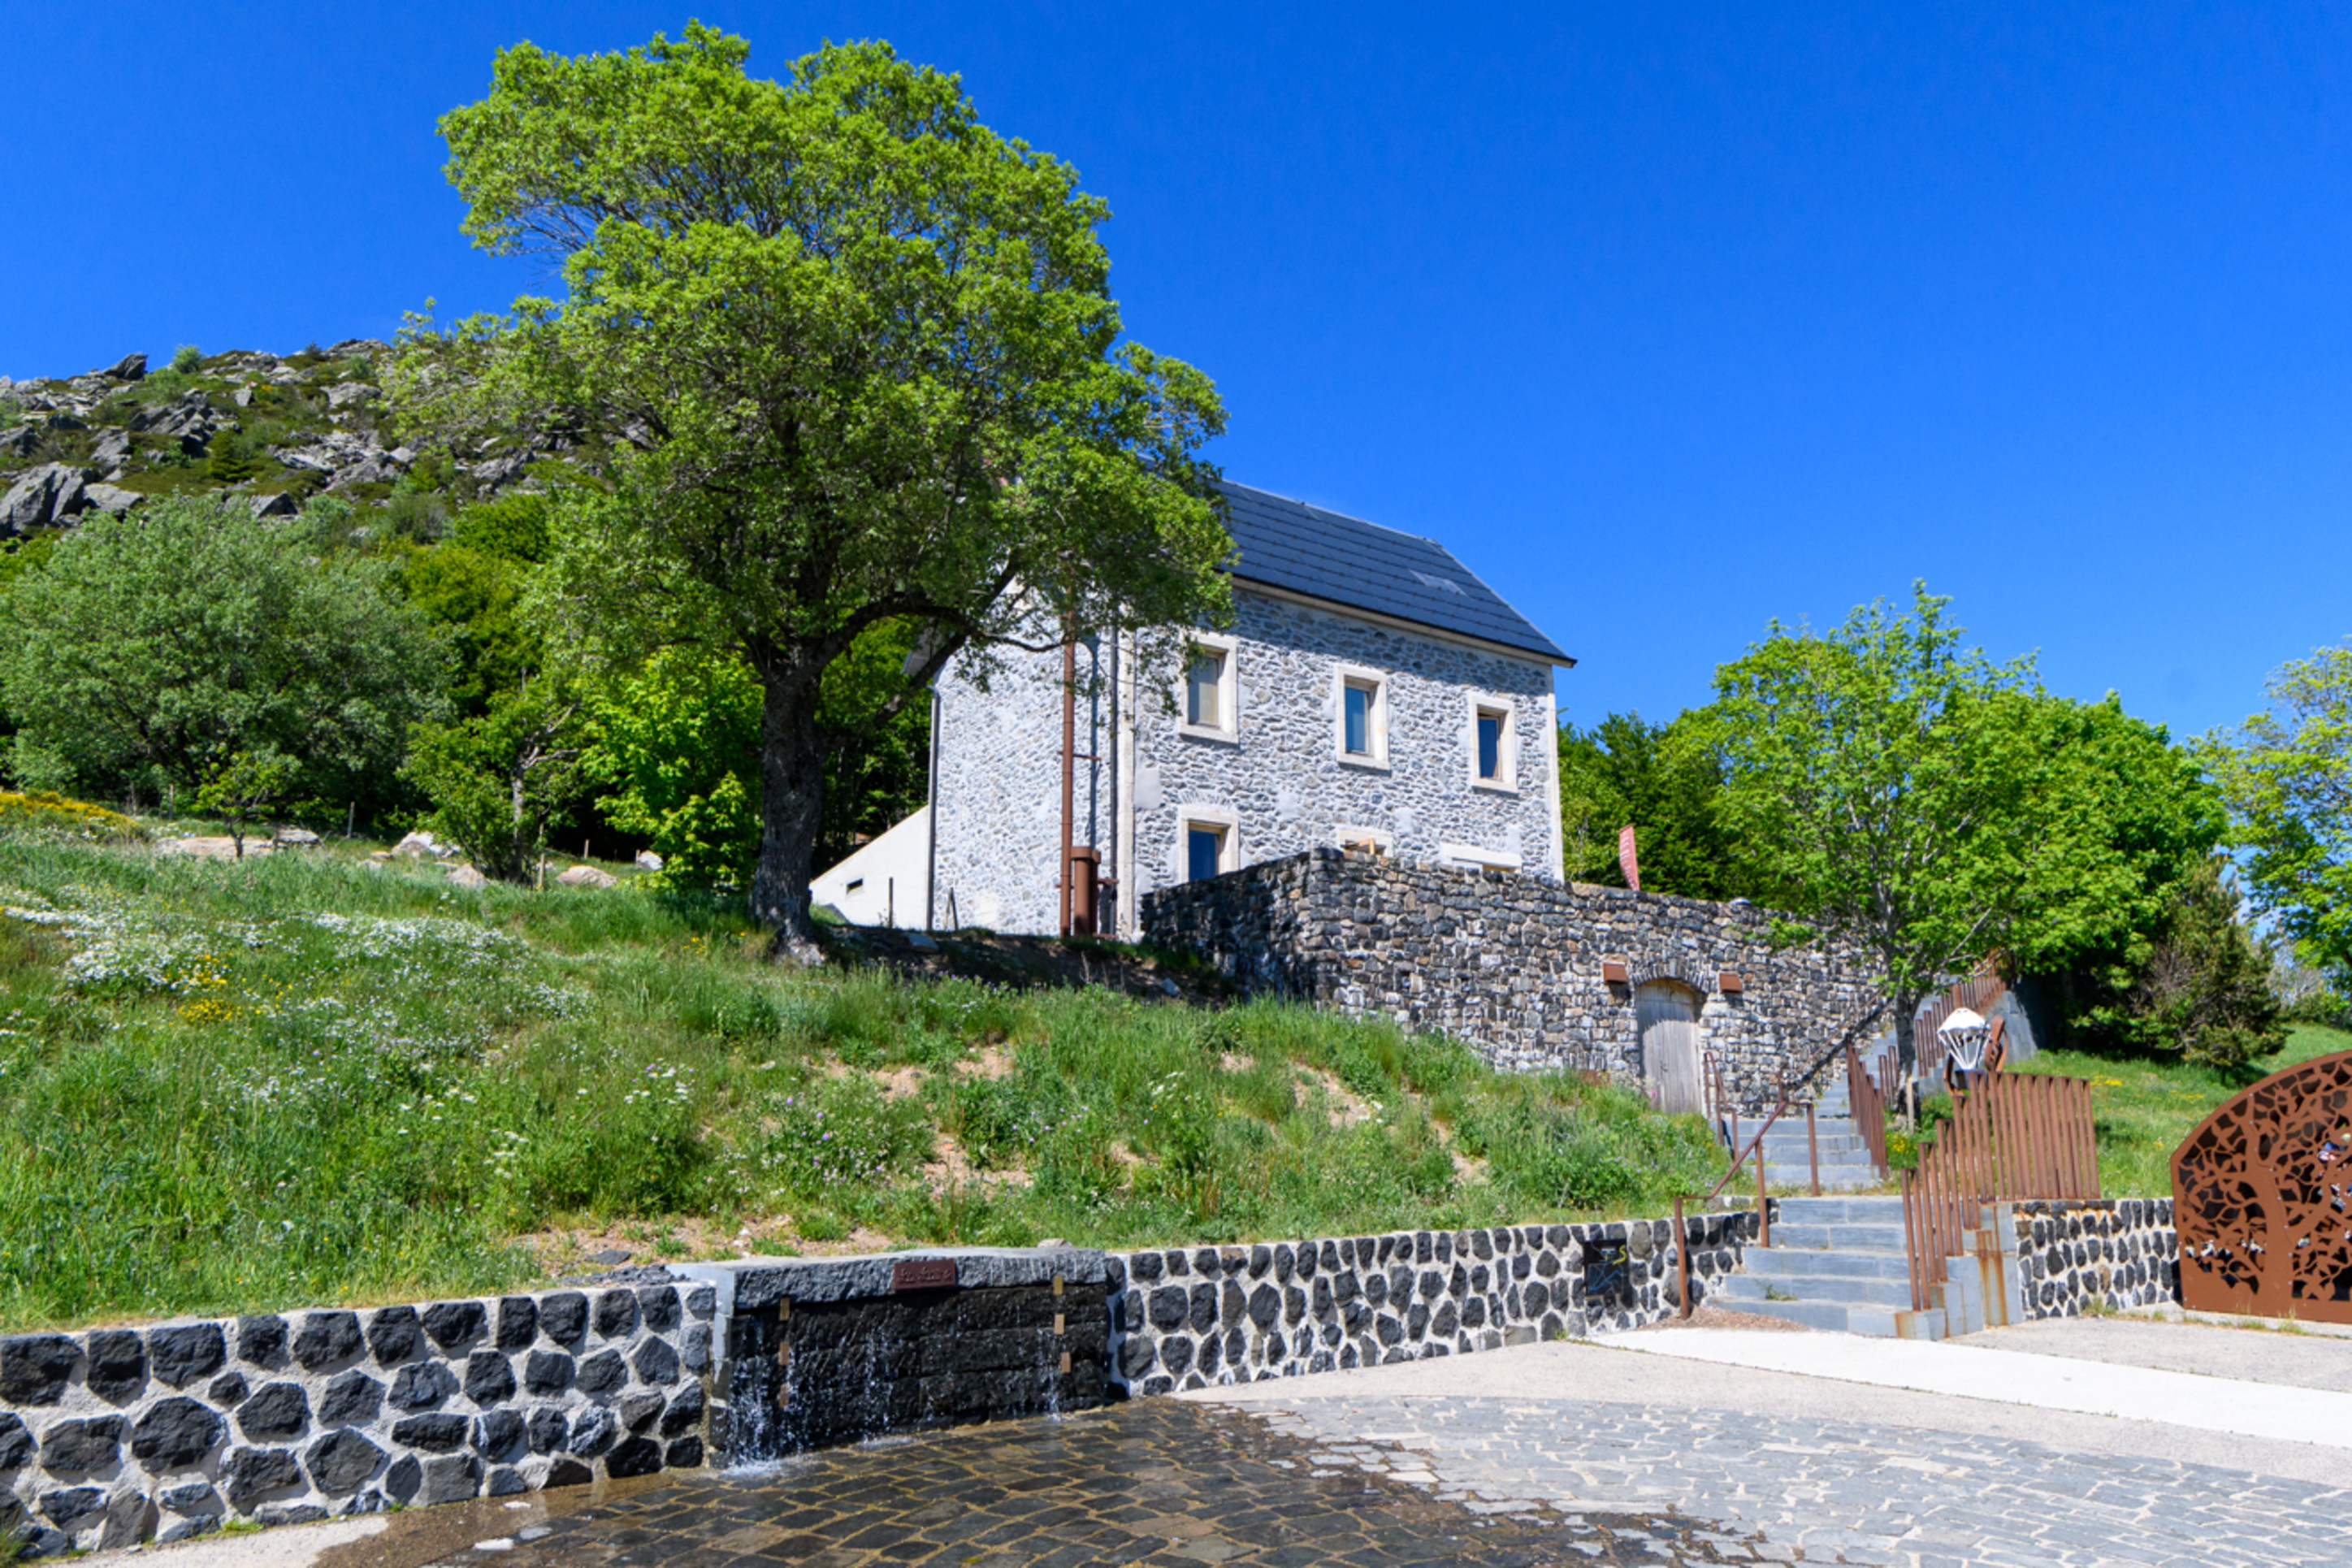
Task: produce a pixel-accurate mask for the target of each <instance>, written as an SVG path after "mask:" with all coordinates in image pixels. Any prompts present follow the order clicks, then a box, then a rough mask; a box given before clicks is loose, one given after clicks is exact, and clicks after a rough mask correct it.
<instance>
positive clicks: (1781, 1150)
mask: <svg viewBox="0 0 2352 1568" xmlns="http://www.w3.org/2000/svg"><path fill="white" fill-rule="evenodd" d="M1813 1157H1816V1150H1806V1147H1804V1140H1801V1138H1800V1140H1797V1142H1769V1140H1767V1145H1764V1159H1771V1162H1776V1163H1785V1166H1801V1163H1811V1162H1813ZM1818 1157H1821V1163H1825V1166H1867V1163H1870V1150H1865V1147H1851V1150H1818Z"/></svg>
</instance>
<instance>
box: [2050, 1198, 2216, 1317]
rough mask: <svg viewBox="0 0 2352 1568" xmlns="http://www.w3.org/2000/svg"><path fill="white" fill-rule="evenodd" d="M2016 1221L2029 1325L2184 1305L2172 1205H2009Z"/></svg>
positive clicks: (2131, 1201) (2147, 1201)
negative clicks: (2087, 1313)
mask: <svg viewBox="0 0 2352 1568" xmlns="http://www.w3.org/2000/svg"><path fill="white" fill-rule="evenodd" d="M2010 1218H2011V1226H2013V1227H2014V1229H2015V1231H2016V1236H2017V1266H2018V1273H2019V1275H2020V1277H2021V1278H2020V1284H2021V1288H2022V1289H2023V1291H2024V1295H2025V1315H2026V1317H2027V1318H2028V1319H2034V1318H2074V1317H2080V1316H2081V1315H2082V1313H2083V1312H2084V1310H2085V1309H2086V1308H2096V1309H2101V1310H2116V1311H2121V1310H2126V1309H2129V1308H2133V1307H2154V1306H2159V1305H2164V1304H2167V1303H2178V1302H2179V1300H2180V1235H2179V1232H2178V1231H2177V1230H2175V1229H2174V1228H2173V1224H2172V1200H2171V1199H2170V1198H2103V1199H2089V1200H2084V1199H2055V1200H2035V1201H2032V1202H2025V1203H2018V1204H2014V1205H2011V1209H2010Z"/></svg>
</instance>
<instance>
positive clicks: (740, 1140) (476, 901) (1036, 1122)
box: [0, 837, 1721, 1330]
mask: <svg viewBox="0 0 2352 1568" xmlns="http://www.w3.org/2000/svg"><path fill="white" fill-rule="evenodd" d="M358 854H359V852H358V851H357V850H354V851H352V852H351V858H345V856H344V853H343V852H342V851H341V850H339V849H338V848H336V847H320V848H319V849H317V850H313V851H310V852H307V853H305V854H303V855H299V856H295V855H276V856H268V857H262V858H255V859H252V860H249V861H247V862H246V863H245V864H244V865H242V866H239V867H236V868H230V867H228V866H226V865H223V864H220V863H216V862H205V861H195V860H188V859H182V858H171V857H153V856H150V855H146V854H144V853H140V854H121V853H114V852H108V851H104V850H100V849H98V848H94V847H89V846H84V845H77V844H67V843H58V842H53V841H47V840H42V839H38V838H21V837H0V910H16V911H22V913H20V914H0V1329H9V1330H13V1329H16V1328H21V1327H30V1326H34V1325H39V1324H46V1323H71V1322H85V1321H92V1320H95V1319H100V1318H108V1317H131V1316H138V1317H161V1316H168V1315H172V1314H175V1313H182V1312H186V1313H205V1314H213V1313H220V1312H229V1311H236V1310H269V1309H275V1308H281V1307H286V1306H290V1305H297V1304H308V1303H315V1302H318V1301H321V1300H414V1299H416V1298H418V1297H421V1296H431V1295H435V1294H461V1295H471V1294H480V1293H495V1292H498V1291H499V1290H503V1289H513V1288H515V1287H517V1286H520V1285H523V1284H526V1283H529V1282H530V1281H532V1280H534V1279H544V1278H546V1277H547V1275H548V1274H550V1273H555V1274H559V1275H560V1274H563V1273H568V1272H570V1271H572V1270H574V1269H576V1268H578V1267H579V1262H578V1259H577V1258H574V1257H569V1256H567V1255H565V1254H564V1253H563V1252H562V1248H561V1247H557V1246H555V1245H554V1244H553V1242H552V1240H551V1233H552V1232H555V1231H558V1230H563V1229H570V1228H574V1227H576V1228H578V1229H583V1230H601V1229H603V1228H605V1227H608V1226H612V1225H614V1224H616V1223H619V1222H624V1221H627V1222H643V1223H645V1224H646V1226H648V1227H649V1228H653V1229H656V1230H657V1229H661V1228H667V1227H668V1226H671V1225H672V1224H674V1223H675V1222H677V1220H678V1219H679V1218H681V1217H683V1216H695V1217H698V1218H700V1219H702V1220H705V1221H708V1222H709V1223H710V1224H711V1225H713V1226H726V1227H728V1228H729V1230H730V1231H731V1229H732V1228H733V1227H735V1226H738V1225H741V1226H750V1227H751V1228H753V1229H754V1230H756V1231H758V1232H760V1233H761V1236H760V1241H759V1245H760V1246H761V1247H762V1248H763V1249H771V1250H772V1249H774V1248H776V1247H789V1246H790V1245H792V1242H793V1238H795V1237H796V1238H799V1239H801V1240H806V1241H817V1240H824V1239H835V1238H838V1237H842V1236H845V1235H846V1234H848V1233H849V1231H850V1230H851V1229H852V1228H853V1227H855V1228H859V1229H863V1230H866V1231H870V1232H873V1233H877V1234H878V1235H879V1236H880V1237H883V1238H884V1239H885V1240H887V1241H903V1242H917V1241H970V1242H985V1243H1010V1242H1019V1243H1032V1242H1034V1241H1035V1240H1037V1239H1038V1238H1039V1237H1043V1236H1063V1237H1069V1238H1070V1239H1072V1240H1074V1241H1076V1242H1079V1243H1081V1244H1083V1245H1136V1246H1140V1245H1145V1244H1151V1243H1159V1244H1173V1243H1178V1242H1192V1241H1204V1240H1205V1241H1218V1240H1234V1239H1244V1238H1255V1237H1275V1236H1300V1235H1309V1236H1312V1235H1331V1234H1362V1233H1366V1232H1370V1231H1381V1230H1390V1229H1398V1228H1408V1227H1425V1226H1472V1225H1483V1224H1503V1223H1529V1222H1538V1221H1544V1220H1548V1219H1551V1218H1555V1217H1565V1216H1568V1215H1573V1214H1578V1213H1589V1212H1591V1210H1590V1208H1589V1207H1588V1206H1587V1205H1597V1206H1599V1207H1601V1208H1603V1209H1615V1210H1619V1211H1621V1212H1622V1210H1624V1209H1626V1208H1628V1207H1632V1208H1635V1209H1638V1211H1639V1212H1643V1213H1653V1214H1654V1213H1657V1212H1661V1211H1662V1209H1663V1207H1664V1203H1665V1201H1666V1200H1667V1199H1668V1198H1669V1197H1670V1196H1671V1194H1672V1192H1673V1191H1674V1190H1675V1188H1676V1187H1677V1186H1680V1187H1684V1188H1688V1189H1693V1190H1704V1187H1705V1185H1706V1184H1708V1183H1710V1182H1711V1181H1712V1179H1713V1176H1714V1175H1715V1173H1717V1172H1718V1171H1719V1170H1720V1168H1721V1164H1720V1159H1719V1157H1718V1156H1716V1155H1715V1154H1714V1153H1713V1152H1712V1150H1711V1148H1710V1147H1709V1145H1708V1144H1707V1142H1706V1136H1705V1133H1704V1131H1703V1130H1701V1129H1698V1128H1697V1126H1696V1122H1695V1121H1688V1120H1687V1119H1685V1120H1671V1119H1664V1118H1659V1117H1656V1116H1654V1115H1651V1114H1650V1113H1648V1112H1647V1111H1646V1110H1644V1109H1643V1106H1642V1105H1641V1103H1640V1101H1639V1099H1638V1097H1636V1096H1633V1095H1631V1094H1628V1093H1626V1092H1624V1091H1622V1090H1617V1089H1605V1088H1594V1087H1590V1086H1586V1085H1583V1084H1580V1083H1578V1082H1576V1081H1574V1080H1572V1079H1552V1078H1530V1077H1525V1076H1520V1075H1512V1074H1507V1073H1497V1072H1495V1071H1493V1070H1491V1069H1488V1068H1486V1067H1484V1066H1483V1065H1482V1064H1480V1063H1479V1062H1478V1061H1477V1059H1476V1058H1475V1057H1473V1056H1472V1055H1471V1054H1470V1053H1469V1052H1468V1051H1466V1050H1465V1049H1464V1048H1463V1047H1461V1046H1459V1045H1457V1044H1454V1043H1452V1042H1448V1041H1444V1040H1438V1039H1433V1038H1415V1037H1408V1036H1405V1035H1403V1034H1402V1033H1401V1032H1399V1031H1398V1030H1397V1029H1396V1028H1395V1027H1394V1026H1391V1025H1389V1024H1386V1023H1384V1022H1378V1021H1358V1020H1350V1019H1346V1018H1341V1017H1335V1016H1328V1015H1322V1014H1318V1013H1315V1012H1313V1011H1312V1010H1310V1009H1308V1008H1306V1007H1302V1006H1297V1005H1283V1004H1267V1003H1259V1004H1250V1005H1243V1006H1237V1007H1234V1008H1230V1009H1227V1010H1225V1011H1224V1012H1222V1013H1219V1014H1215V1015H1206V1016H1204V1015H1202V1014H1201V1013H1198V1012H1195V1011H1192V1010H1191V1009H1188V1008H1185V1007H1181V1006H1178V1005H1172V1004H1156V1003H1152V1004H1147V1003H1141V1002H1136V1001H1131V1000H1129V999H1127V998H1125V997H1121V996H1117V995H1111V994H1105V993H1103V992H1100V991H1083V992H1080V991H1064V992H1033V993H1026V994H1015V993H1011V992H1007V991H1004V990H1003V989H1000V988H996V987H992V986H989V985H983V984H976V983H973V982H971V981H962V980H945V981H938V982H925V983H921V984H909V983H904V982H900V981H897V980H894V979H892V978H890V977H889V976H888V975H887V974H881V973H874V972H871V971H854V972H838V971H814V972H796V971H789V970H780V969H779V968H777V967H776V966H774V965H772V964H771V963H767V962H766V961H765V954H766V952H767V951H768V949H769V946H770V941H769V938H768V936H767V934H766V933H764V932H761V931H755V930H753V929H752V928H751V925H750V922H749V921H747V920H746V919H745V918H744V916H743V915H742V914H740V912H736V911H731V910H728V909H726V908H724V907H722V906H721V905H719V903H718V902H716V901H715V900H708V899H698V898H695V897H693V896H691V895H688V894H683V893H680V892H677V891H675V890H669V891H663V890H649V889H644V888H642V887H640V886H637V885H635V884H625V885H624V886H622V887H620V888H616V889H611V890H608V891H604V892H600V893H597V894H595V895H593V897H592V896H582V897H579V898H548V897H545V896H543V895H540V894H535V893H532V892H530V891H527V890H524V889H516V888H509V887H506V886H501V885H497V884H493V885H491V886H489V887H488V888H485V889H479V890H476V891H471V892H468V891H464V890H460V889H453V888H451V887H450V886H449V885H448V882H447V880H446V878H444V877H443V876H441V875H440V874H439V873H438V872H437V871H436V870H434V869H431V868H425V869H421V870H417V871H409V870H405V869H403V868H401V867H400V866H399V865H398V863H394V865H393V866H390V867H385V868H368V867H363V865H362V864H361V863H358ZM950 1142H952V1143H953V1144H954V1145H956V1146H960V1147H961V1152H962V1156H963V1158H964V1160H965V1161H967V1162H968V1163H969V1166H970V1167H971V1169H972V1170H974V1171H975V1172H976V1174H974V1175H972V1176H971V1177H970V1178H969V1179H965V1180H961V1181H959V1180H957V1179H955V1178H953V1177H951V1176H948V1175H944V1174H942V1173H941V1172H940V1168H939V1167H937V1166H933V1167H930V1168H926V1166H925V1162H927V1161H931V1160H934V1159H936V1160H939V1161H942V1162H950V1163H951V1162H952V1160H953V1158H954V1148H952V1147H950ZM1610 1194H1614V1196H1611V1195H1610ZM524 1235H531V1236H533V1237H535V1240H536V1244H537V1245H538V1247H539V1248H540V1252H539V1256H538V1258H536V1259H534V1258H533V1256H532V1255H531V1254H530V1253H527V1252H525V1251H524V1250H523V1249H521V1248H520V1247H516V1246H515V1245H514V1241H515V1238H516V1237H520V1236H524Z"/></svg>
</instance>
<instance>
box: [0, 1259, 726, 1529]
mask: <svg viewBox="0 0 2352 1568" xmlns="http://www.w3.org/2000/svg"><path fill="white" fill-rule="evenodd" d="M713 1310H714V1300H713V1294H712V1291H711V1290H710V1289H709V1287H708V1286H700V1285H692V1284H689V1285H688V1286H686V1287H685V1288H683V1289H681V1288H678V1287H676V1286H669V1285H659V1286H646V1287H641V1288H633V1289H625V1288H614V1289H585V1290H551V1291H544V1292H541V1293H538V1294H535V1295H526V1296H507V1297H499V1298H490V1299H486V1300H460V1301H435V1302H431V1303H427V1304H425V1305H422V1306H400V1307H381V1308H375V1309H372V1310H360V1311H340V1310H318V1311H307V1312H294V1313H289V1314H286V1315H284V1316H278V1315H261V1316H249V1317H241V1318H234V1319H220V1320H213V1321H194V1322H188V1321H183V1322H173V1323H164V1324H160V1325H157V1326H154V1327H151V1328H141V1329H93V1330H89V1331H83V1332H79V1333H71V1334H25V1335H17V1336H15V1337H12V1338H7V1339H0V1525H5V1524H6V1523H9V1522H10V1515H11V1513H12V1512H13V1513H14V1514H15V1516H16V1519H15V1522H16V1524H17V1527H18V1528H19V1529H20V1530H21V1531H23V1533H24V1534H25V1535H26V1537H27V1538H28V1540H29V1543H30V1545H31V1546H32V1548H33V1549H34V1551H36V1552H45V1553H46V1552H60V1551H65V1550H68V1549H75V1548H79V1549H82V1550H89V1549H93V1548H100V1547H114V1546H125V1545H129V1544H131V1542H137V1541H140V1540H143V1539H146V1538H149V1537H151V1536H152V1538H154V1539H156V1540H159V1541H178V1540H183V1539H185V1538H187V1537H190V1536H194V1535H199V1534H202V1533H205V1531H212V1530H215V1529H218V1528H219V1527H220V1526H221V1525H222V1524H223V1523H225V1522H226V1521H231V1520H247V1521H257V1522H260V1523H264V1524H278V1523H290V1522H295V1521H302V1520H310V1519H321V1518H325V1517H327V1516H329V1515H331V1514H353V1513H368V1512H374V1511H377V1510H383V1509H385V1508H388V1507H393V1506H396V1505H408V1504H421V1503H437V1502H449V1501H453V1500H459V1499H464V1498H472V1497H477V1496H485V1495H487V1496H492V1497H497V1496H503V1495H506V1494H509V1493H514V1492H521V1491H526V1490H530V1489H535V1488H539V1487H546V1486H568V1485H574V1484H577V1483H580V1482H584V1481H589V1480H593V1479H596V1478H598V1477H600V1476H636V1475H646V1474H648V1473H651V1472H653V1471H656V1470H659V1469H662V1468H667V1467H672V1466H696V1465H700V1464H702V1463H703V1462H704V1447H705V1440H706V1436H707V1433H706V1426H707V1413H708V1410H709V1394H710V1387H709V1384H710V1374H711V1371H712V1363H713V1358H712V1354H711V1319H712V1316H713Z"/></svg>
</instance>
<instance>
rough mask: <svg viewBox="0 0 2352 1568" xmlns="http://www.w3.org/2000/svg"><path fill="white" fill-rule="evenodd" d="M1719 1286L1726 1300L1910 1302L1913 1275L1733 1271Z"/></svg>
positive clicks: (1881, 1304) (1898, 1304)
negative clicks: (1870, 1275) (1894, 1277)
mask: <svg viewBox="0 0 2352 1568" xmlns="http://www.w3.org/2000/svg"><path fill="white" fill-rule="evenodd" d="M1717 1289H1718V1290H1719V1291H1720V1292H1721V1295H1722V1299H1723V1300H1727V1301H1731V1300H1737V1301H1768V1300H1782V1301H1792V1300H1793V1301H1843V1302H1845V1303H1846V1304H1847V1305H1848V1306H1853V1305H1854V1304H1856V1303H1864V1304H1867V1305H1870V1306H1874V1307H1888V1308H1896V1307H1908V1306H1910V1305H1911V1279H1910V1276H1909V1275H1907V1274H1906V1275H1905V1276H1904V1277H1903V1278H1902V1279H1872V1278H1870V1277H1868V1276H1866V1275H1857V1274H1782V1275H1777V1276H1771V1277H1766V1276H1761V1275H1756V1274H1734V1275H1732V1276H1731V1277H1730V1278H1729V1279H1726V1280H1724V1281H1723V1282H1722V1283H1721V1284H1720V1285H1719V1286H1717Z"/></svg>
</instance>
